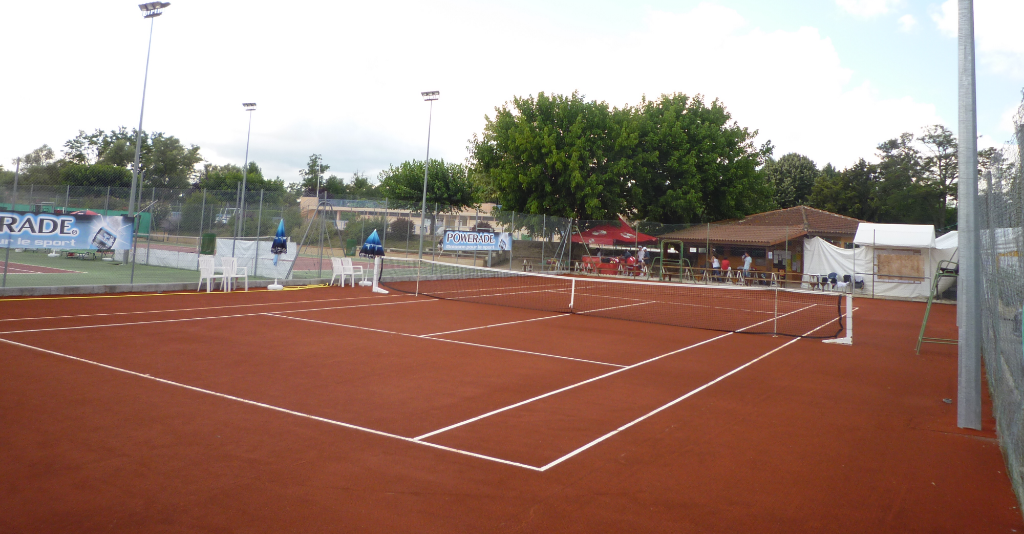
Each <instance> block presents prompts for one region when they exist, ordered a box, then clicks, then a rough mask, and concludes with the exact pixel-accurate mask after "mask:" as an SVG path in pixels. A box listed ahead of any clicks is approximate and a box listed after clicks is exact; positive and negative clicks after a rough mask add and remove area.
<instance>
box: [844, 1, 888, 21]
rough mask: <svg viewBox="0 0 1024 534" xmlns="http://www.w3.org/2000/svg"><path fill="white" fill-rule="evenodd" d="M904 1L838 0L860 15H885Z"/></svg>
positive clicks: (850, 10) (846, 8)
mask: <svg viewBox="0 0 1024 534" xmlns="http://www.w3.org/2000/svg"><path fill="white" fill-rule="evenodd" d="M902 3H903V2H902V0H836V5H837V6H839V7H841V8H842V9H844V10H846V11H847V12H848V13H851V14H853V15H857V16H858V17H873V16H875V15H884V14H886V13H888V12H890V11H892V10H893V9H895V8H896V7H899V5H900V4H902Z"/></svg>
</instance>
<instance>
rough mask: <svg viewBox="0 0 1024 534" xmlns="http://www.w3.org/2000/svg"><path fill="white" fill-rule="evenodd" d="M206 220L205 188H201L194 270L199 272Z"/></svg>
mask: <svg viewBox="0 0 1024 534" xmlns="http://www.w3.org/2000/svg"><path fill="white" fill-rule="evenodd" d="M205 219H206V188H205V187H204V188H203V204H202V207H201V208H199V242H198V243H196V270H197V271H198V270H199V256H201V255H202V252H203V223H205V222H206V221H205Z"/></svg>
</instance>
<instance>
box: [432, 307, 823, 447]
mask: <svg viewBox="0 0 1024 534" xmlns="http://www.w3.org/2000/svg"><path fill="white" fill-rule="evenodd" d="M808 307H810V306H808ZM804 309H806V308H804ZM797 311H801V310H797ZM791 313H796V312H791ZM771 320H773V319H768V320H765V321H761V322H760V323H754V324H752V325H750V326H746V327H744V328H743V329H742V330H746V329H747V328H753V327H755V326H758V325H760V324H763V323H766V322H768V321H771ZM819 328H820V327H819ZM815 330H817V328H816V329H815ZM734 333H736V332H726V333H724V334H721V335H718V336H715V337H713V338H710V339H705V340H704V341H701V342H699V343H694V344H693V345H688V346H686V347H683V348H681V349H676V350H673V351H671V352H666V353H665V354H662V355H660V356H655V357H653V358H650V359H647V360H644V361H642V362H637V363H634V364H633V365H630V366H628V367H623V368H622V369H616V370H614V371H611V372H608V373H605V374H603V375H600V376H595V377H594V378H590V379H587V380H584V381H582V382H577V383H575V384H571V385H568V386H565V387H564V388H561V389H556V390H554V391H550V392H548V393H544V394H542V395H538V396H536V397H533V398H530V399H526V400H524V401H520V402H517V403H515V404H510V405H508V406H505V407H502V408H498V409H497V410H492V411H490V412H487V413H485V414H481V415H478V416H476V417H473V418H472V419H466V420H465V421H460V422H458V423H455V424H453V425H448V426H446V427H444V428H439V429H437V430H435V431H433V432H428V433H426V434H423V435H422V436H416V438H414V439H416V440H421V439H426V438H429V437H431V436H435V435H437V434H440V433H442V432H447V431H449V430H451V429H453V428H458V427H460V426H463V425H468V424H470V423H473V422H476V421H479V420H481V419H484V418H486V417H490V416H492V415H495V414H499V413H501V412H504V411H508V410H511V409H513V408H518V407H520V406H523V405H524V404H529V403H531V402H534V401H537V400H540V399H543V398H545V397H550V396H552V395H555V394H557V393H562V392H563V391H568V390H570V389H574V388H577V387H579V386H582V385H584V384H589V383H591V382H595V381H597V380H600V379H602V378H607V377H609V376H612V375H614V374H618V373H621V372H623V371H628V370H630V369H633V368H636V367H640V366H641V365H646V364H648V363H651V362H653V361H657V360H660V359H662V358H666V357H668V356H672V355H674V354H679V353H680V352H684V351H687V350H690V349H692V348H695V347H699V346H701V345H705V344H707V343H711V342H712V341H717V340H719V339H722V338H724V337H728V336H731V335H733V334H734ZM796 339H800V338H796Z"/></svg>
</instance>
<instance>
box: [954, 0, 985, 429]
mask: <svg viewBox="0 0 1024 534" xmlns="http://www.w3.org/2000/svg"><path fill="white" fill-rule="evenodd" d="M958 20H959V22H958V24H957V28H958V38H957V59H958V67H959V84H958V85H959V99H958V100H959V113H958V117H959V119H958V126H959V128H958V130H959V131H958V135H957V138H958V139H959V140H960V144H959V152H958V154H957V156H958V161H959V167H960V168H959V173H960V180H959V192H958V198H957V206H958V209H957V219H958V220H957V228H958V229H959V230H960V231H961V232H963V233H962V234H961V235H962V237H961V239H960V273H959V275H958V277H959V279H958V280H957V287H959V288H960V291H958V292H957V299H958V300H960V299H961V298H962V301H961V302H960V303H958V305H957V311H958V312H960V332H959V347H958V348H959V350H958V373H957V403H956V408H957V410H956V413H957V423H956V424H957V426H958V427H960V428H973V429H976V430H981V335H980V334H981V324H980V322H979V312H980V311H981V310H980V306H979V299H980V298H981V276H980V271H979V267H980V262H979V261H978V242H979V239H980V233H979V232H978V224H977V222H978V221H977V209H976V206H977V198H978V113H977V87H976V81H975V63H974V61H975V59H974V1H973V0H959V1H958ZM961 304H962V306H961Z"/></svg>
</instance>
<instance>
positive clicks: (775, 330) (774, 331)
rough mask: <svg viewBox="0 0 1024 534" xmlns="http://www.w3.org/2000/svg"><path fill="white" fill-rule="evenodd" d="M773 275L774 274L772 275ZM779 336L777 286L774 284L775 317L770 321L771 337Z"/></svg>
mask: <svg viewBox="0 0 1024 534" xmlns="http://www.w3.org/2000/svg"><path fill="white" fill-rule="evenodd" d="M772 274H774V273H772ZM777 335H779V284H778V283H776V284H775V316H774V318H773V319H772V336H777Z"/></svg>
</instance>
